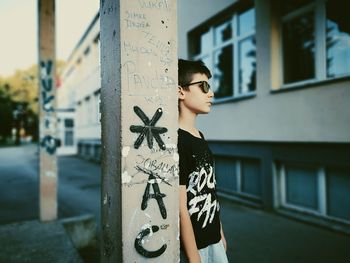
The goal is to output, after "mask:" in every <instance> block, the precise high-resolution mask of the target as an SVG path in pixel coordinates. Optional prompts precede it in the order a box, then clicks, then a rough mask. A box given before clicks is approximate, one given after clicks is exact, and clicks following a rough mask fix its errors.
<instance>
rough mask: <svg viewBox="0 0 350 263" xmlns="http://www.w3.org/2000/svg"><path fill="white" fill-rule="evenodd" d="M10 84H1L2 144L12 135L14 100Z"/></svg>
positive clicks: (0, 132) (0, 125)
mask: <svg viewBox="0 0 350 263" xmlns="http://www.w3.org/2000/svg"><path fill="white" fill-rule="evenodd" d="M9 90H10V86H9V85H8V84H4V85H0V122H1V124H0V144H5V143H6V141H7V140H8V139H9V138H10V137H11V131H12V125H13V101H12V100H11V96H10V94H9Z"/></svg>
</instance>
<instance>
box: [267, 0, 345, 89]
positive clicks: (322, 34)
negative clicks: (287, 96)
mask: <svg viewBox="0 0 350 263" xmlns="http://www.w3.org/2000/svg"><path fill="white" fill-rule="evenodd" d="M326 2H327V0H315V1H314V2H312V3H310V4H307V5H305V6H302V7H300V8H298V9H296V10H294V11H292V12H289V13H287V14H286V15H284V16H282V17H281V18H280V23H279V31H280V38H279V47H280V50H279V53H280V56H279V57H280V61H279V64H280V65H281V67H280V69H281V70H280V76H281V77H280V81H281V83H280V87H281V90H286V89H294V88H299V87H300V86H307V85H313V84H319V83H321V82H328V81H333V80H339V79H343V78H348V77H350V72H349V73H344V74H339V75H336V76H334V77H329V76H328V75H327V46H326V37H327V35H326V27H327V26H326V22H327V14H326ZM310 11H313V12H314V20H313V21H314V30H315V31H314V41H315V58H314V59H315V60H314V70H315V76H314V78H312V79H307V80H301V81H295V82H291V83H284V67H283V65H284V56H283V55H282V54H283V38H282V35H283V23H284V22H287V21H289V20H291V19H294V18H296V17H300V16H302V15H303V14H305V13H307V12H310ZM274 91H276V90H274Z"/></svg>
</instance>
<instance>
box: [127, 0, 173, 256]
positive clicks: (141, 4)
mask: <svg viewBox="0 0 350 263" xmlns="http://www.w3.org/2000/svg"><path fill="white" fill-rule="evenodd" d="M124 4H125V5H124V8H122V10H121V13H120V14H121V20H120V23H121V36H122V37H121V42H120V44H121V51H122V57H121V74H122V84H123V85H122V86H123V89H122V94H124V95H126V96H124V99H125V100H126V103H124V105H126V106H124V107H123V106H122V111H123V110H125V111H129V110H131V107H130V106H129V105H130V104H129V103H130V102H131V101H130V99H131V100H133V99H135V101H132V102H131V103H132V104H131V105H133V106H134V105H138V106H134V107H133V111H134V113H135V114H136V115H137V117H136V116H135V115H133V117H135V118H137V122H140V124H135V123H128V122H127V121H126V120H125V119H122V121H126V122H124V125H123V126H124V127H125V126H127V127H128V128H129V129H128V132H129V134H128V136H125V137H124V136H123V138H126V140H127V141H128V143H127V145H124V147H123V149H122V156H123V157H124V159H123V164H122V184H123V187H125V188H124V189H123V191H127V192H126V196H128V197H129V196H130V197H131V196H137V199H136V203H135V207H140V208H141V209H137V210H138V211H133V215H132V217H131V218H132V219H131V220H130V221H128V222H130V223H129V224H128V229H129V231H130V233H133V235H134V238H135V240H134V248H135V250H136V252H137V254H139V255H141V256H143V257H146V258H156V257H160V256H162V255H163V257H164V256H165V255H166V254H167V251H168V250H171V249H172V247H173V246H174V244H175V245H176V241H175V234H176V233H174V232H173V230H174V229H176V225H177V223H176V219H174V218H176V217H173V215H174V213H176V211H174V210H173V209H171V207H172V206H170V207H168V205H170V204H172V205H174V204H177V202H174V200H173V198H170V196H171V194H170V193H175V192H176V189H174V187H173V186H174V185H177V183H178V164H177V162H178V155H177V150H176V144H171V143H169V142H171V137H172V136H173V135H172V133H171V132H169V130H168V126H167V124H168V122H167V121H168V120H169V119H168V118H166V119H167V120H165V123H166V124H163V125H160V124H158V125H157V122H158V121H159V120H160V118H161V117H162V116H163V114H164V113H165V114H166V115H168V111H169V109H170V108H171V105H174V106H175V103H174V104H172V103H173V102H175V101H176V100H174V97H175V95H176V94H175V93H176V90H177V80H176V67H175V63H176V62H177V59H176V55H175V52H176V45H175V44H176V37H174V36H175V35H176V30H175V29H176V26H175V25H176V22H174V21H176V19H173V18H175V17H173V14H174V13H172V12H171V11H172V10H173V8H175V6H176V2H175V1H170V0H136V1H125V2H124ZM170 29H171V31H169V30H170ZM169 102H170V103H169ZM129 107H130V108H129ZM150 108H151V109H153V110H154V109H156V110H155V112H154V114H153V116H152V115H147V114H146V112H147V111H146V109H150ZM174 108H175V107H174ZM152 113H153V112H152ZM167 117H170V118H171V119H172V117H173V116H172V115H170V114H169V116H167ZM175 119H176V118H174V119H172V120H173V121H174V120H175ZM163 120H164V118H163V119H162V120H161V122H162V121H163ZM125 124H126V125H125ZM131 124H134V125H131ZM174 124H175V123H174ZM132 135H134V136H132ZM174 136H176V135H174ZM131 145H132V146H131ZM146 145H147V146H146ZM141 146H144V147H141ZM130 148H131V149H132V151H131V153H130V154H131V155H132V157H128V158H127V156H128V155H129V152H130ZM135 149H136V150H138V151H137V152H135ZM132 168H134V169H135V170H134V169H132ZM136 185H138V186H136ZM133 186H135V188H133V189H131V187H133ZM167 187H169V188H167ZM139 189H140V190H141V191H140V192H139ZM142 190H143V191H142ZM132 202H134V200H132ZM139 205H140V206H139ZM147 210H148V211H151V212H152V213H154V215H153V216H154V217H155V218H153V217H151V216H152V215H149V214H148V211H147ZM141 211H142V212H141ZM138 212H139V215H141V216H142V217H143V216H145V220H147V221H143V222H147V223H146V224H145V225H143V226H142V224H141V225H139V224H140V221H141V220H142V219H141V218H139V217H136V216H135V215H137V214H138ZM126 213H130V211H129V209H127V212H126ZM128 218H129V217H128ZM133 218H138V221H137V223H136V219H135V221H133ZM153 220H156V221H157V223H154V222H152V221H153ZM158 220H160V221H161V222H158ZM162 221H163V222H162ZM167 221H171V222H167ZM173 221H174V222H175V223H174V224H173V223H172V222H173ZM134 222H135V223H134ZM135 224H137V225H136V227H137V228H136V229H135ZM168 227H169V228H170V230H167V231H164V230H166V229H168ZM162 230H163V231H162ZM134 231H136V232H134ZM156 233H157V234H158V236H157V234H156ZM149 241H151V242H152V243H153V244H149V245H148V246H147V242H149ZM139 255H135V256H136V257H135V260H134V259H133V260H131V261H133V262H134V261H135V262H136V261H137V260H136V258H138V257H139ZM161 261H162V262H163V261H164V260H161Z"/></svg>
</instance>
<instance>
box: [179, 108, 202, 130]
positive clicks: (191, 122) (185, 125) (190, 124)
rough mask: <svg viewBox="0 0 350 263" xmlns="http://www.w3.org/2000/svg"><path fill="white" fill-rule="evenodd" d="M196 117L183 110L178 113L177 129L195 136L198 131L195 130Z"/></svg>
mask: <svg viewBox="0 0 350 263" xmlns="http://www.w3.org/2000/svg"><path fill="white" fill-rule="evenodd" d="M184 111H185V112H184ZM196 117H197V114H195V113H193V112H190V111H188V110H186V109H183V111H180V114H179V127H180V128H181V129H182V130H185V131H188V132H190V133H192V134H195V135H197V134H198V130H197V128H196Z"/></svg>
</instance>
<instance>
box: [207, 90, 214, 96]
mask: <svg viewBox="0 0 350 263" xmlns="http://www.w3.org/2000/svg"><path fill="white" fill-rule="evenodd" d="M208 97H209V98H212V97H214V92H213V90H212V89H210V90H209V91H208Z"/></svg>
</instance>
